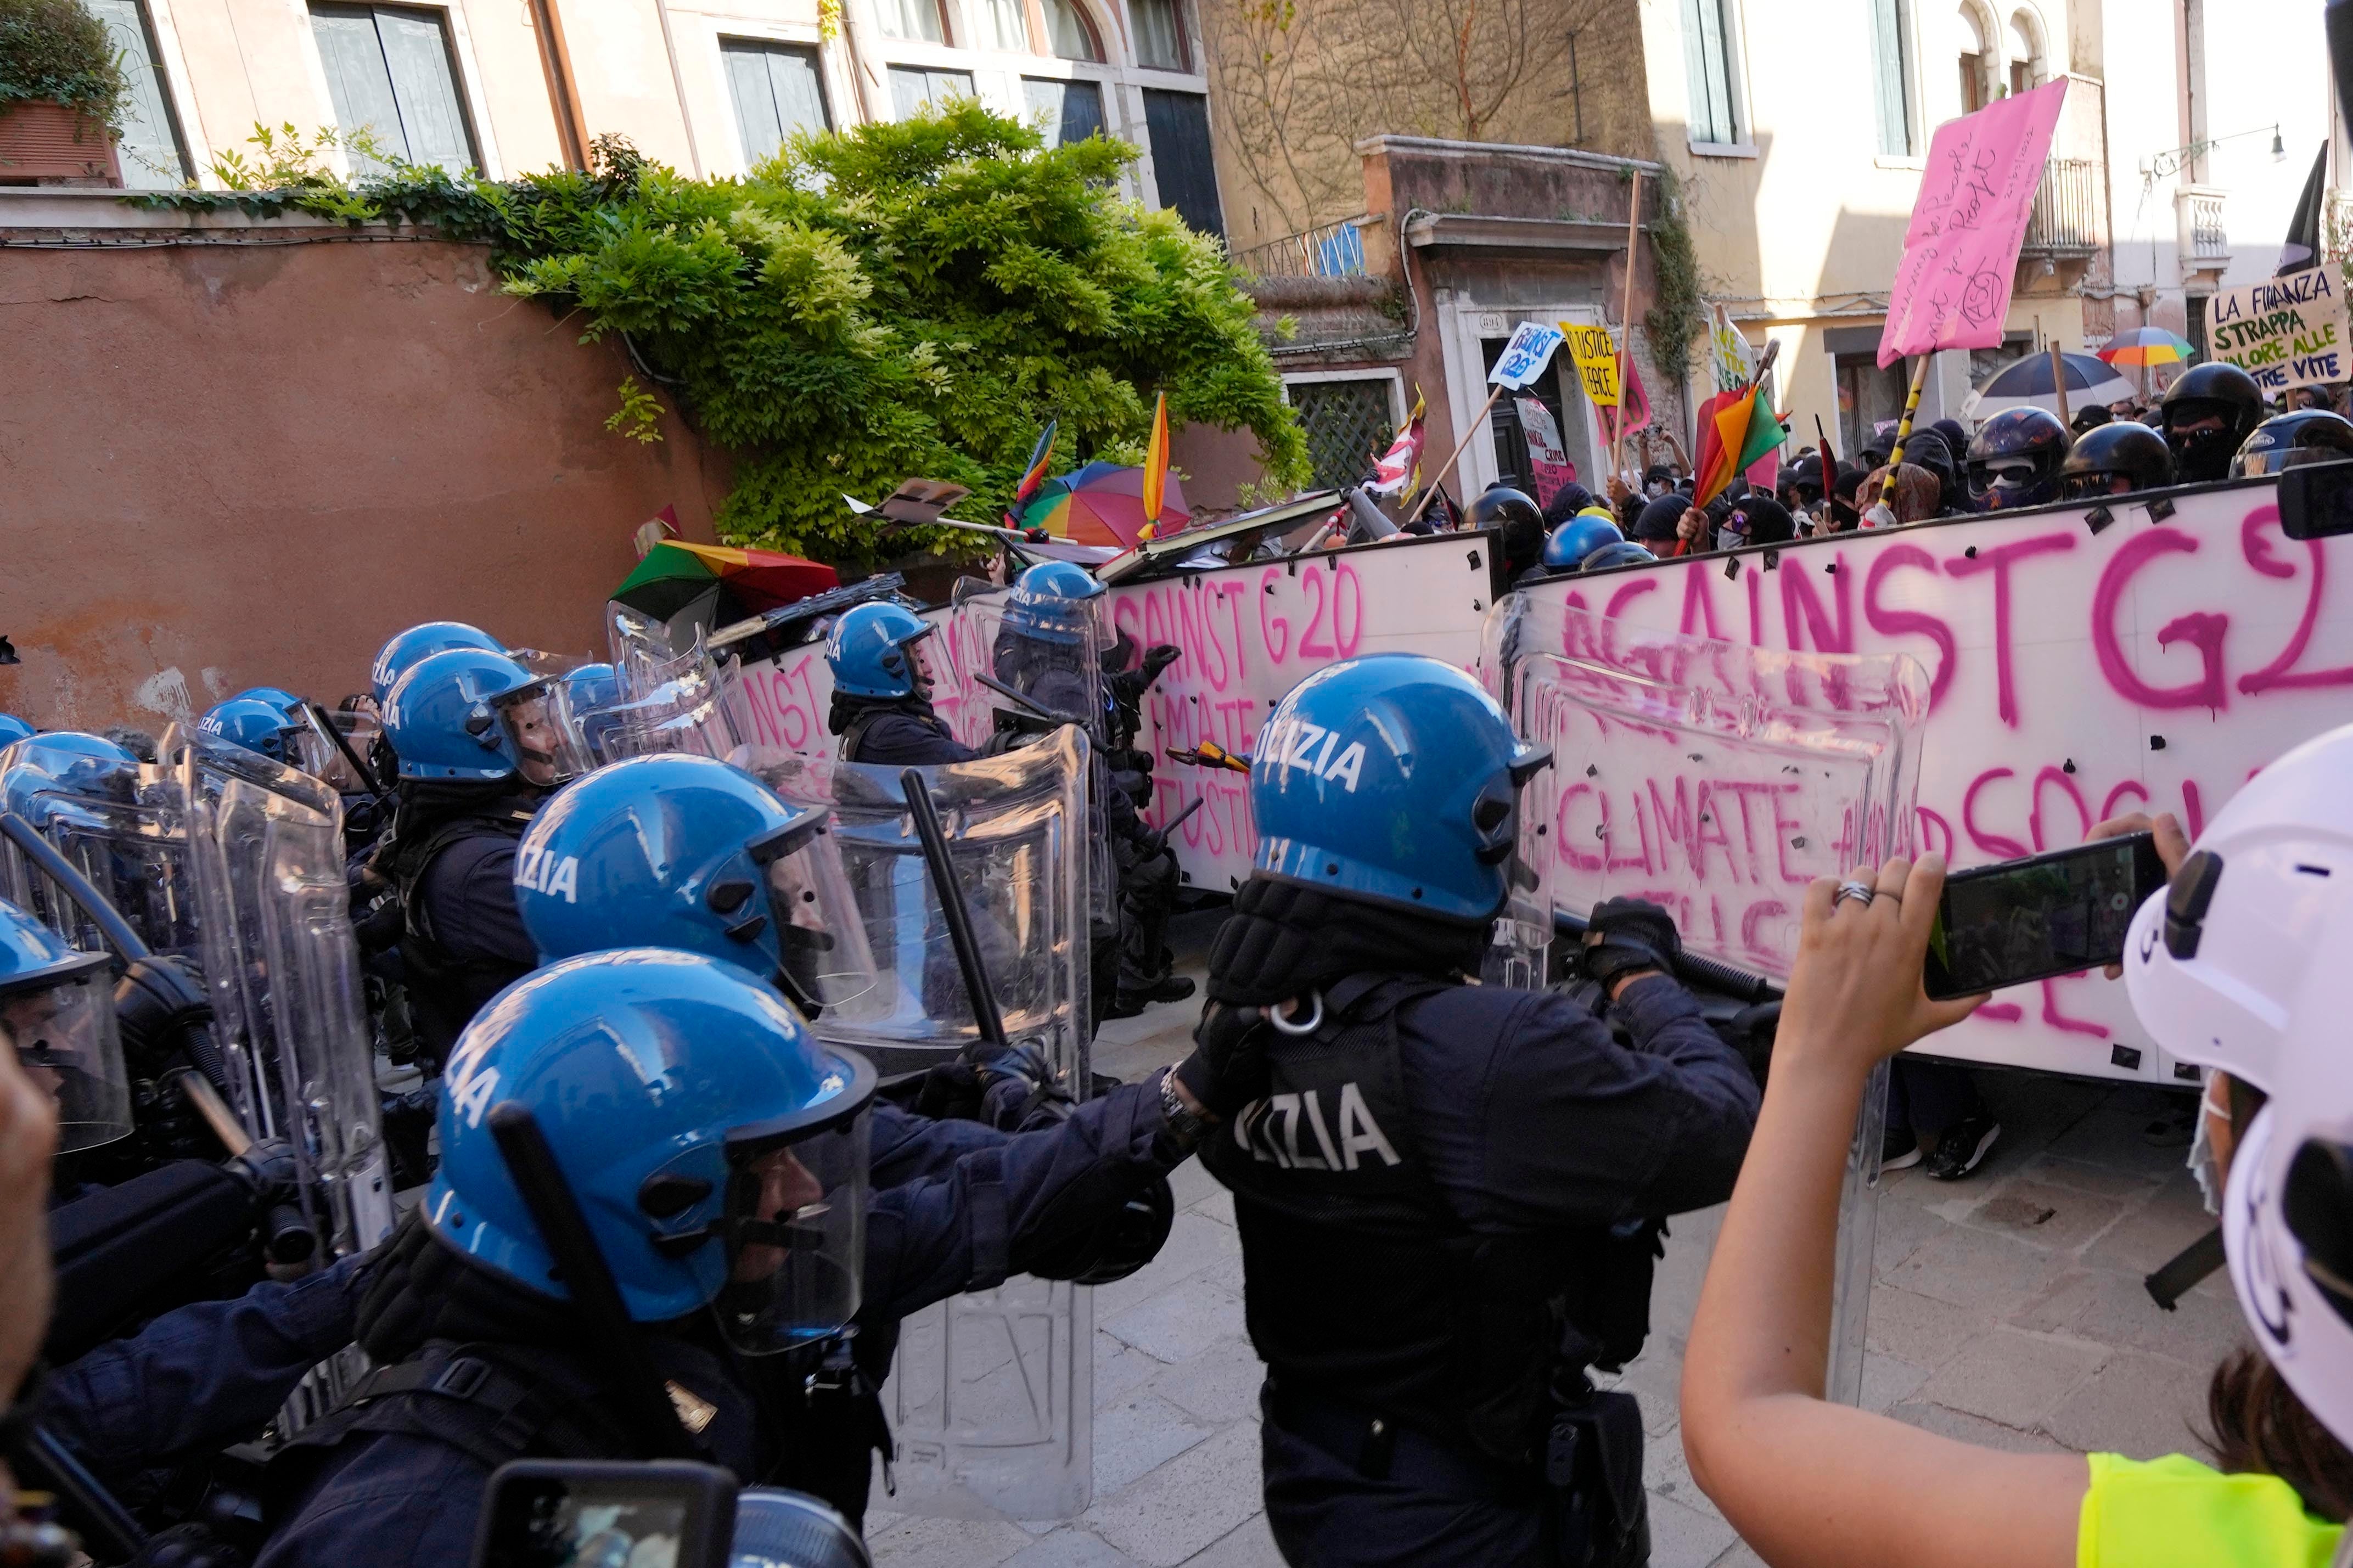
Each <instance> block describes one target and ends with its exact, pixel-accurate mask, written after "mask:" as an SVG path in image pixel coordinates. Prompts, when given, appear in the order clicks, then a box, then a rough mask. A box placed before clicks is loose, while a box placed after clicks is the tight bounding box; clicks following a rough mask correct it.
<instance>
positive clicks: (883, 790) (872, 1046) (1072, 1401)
mask: <svg viewBox="0 0 2353 1568" xmlns="http://www.w3.org/2000/svg"><path fill="white" fill-rule="evenodd" d="M1091 762H1092V758H1091V753H1090V748H1089V746H1088V743H1087V740H1086V737H1085V735H1084V734H1083V733H1082V731H1079V730H1078V729H1076V728H1074V727H1072V726H1069V725H1064V726H1062V727H1060V728H1059V729H1056V730H1053V731H1050V732H1049V733H1047V734H1045V735H1043V736H1040V737H1039V738H1038V739H1037V740H1036V741H1034V742H1031V743H1030V744H1029V745H1027V746H1025V747H1023V748H1022V749H1020V750H1018V751H1015V752H1008V753H1006V754H1005V755H1002V756H997V757H991V758H987V759H986V760H983V761H980V762H975V763H959V764H956V765H955V766H951V767H934V768H922V769H918V770H916V771H917V772H919V773H922V774H923V780H924V784H925V786H926V788H927V789H928V790H929V792H930V794H931V797H932V801H933V804H934V806H935V807H936V808H937V810H938V812H939V815H940V819H941V826H942V828H943V830H944V832H945V834H946V835H947V838H948V854H949V858H950V859H951V860H952V861H953V862H954V864H955V869H956V881H957V882H958V883H959V884H960V887H961V890H962V893H963V896H964V900H965V908H966V909H967V910H969V911H970V913H971V917H972V923H973V926H974V931H975V935H976V940H977V941H978V943H979V945H980V948H981V952H982V956H983V958H984V960H985V961H986V963H987V967H988V972H989V977H990V980H991V982H992V983H993V984H994V987H995V989H996V992H997V1005H998V1009H999V1011H1000V1012H1001V1013H1002V1015H1003V1016H1004V1021H1005V1033H1006V1037H1007V1038H1008V1041H1009V1042H1010V1043H1011V1044H1013V1045H1014V1046H1016V1047H1024V1046H1026V1047H1029V1048H1030V1049H1032V1050H1033V1051H1035V1052H1036V1054H1037V1056H1038V1057H1039V1058H1040V1059H1042V1060H1043V1061H1044V1062H1046V1063H1047V1064H1048V1065H1049V1067H1050V1068H1051V1069H1052V1071H1053V1074H1054V1076H1055V1079H1056V1080H1057V1081H1058V1082H1059V1083H1060V1085H1061V1087H1062V1088H1063V1089H1066V1090H1067V1091H1068V1092H1069V1093H1070V1094H1071V1097H1072V1098H1073V1099H1083V1098H1085V1095H1086V1093H1087V1089H1088V1083H1089V1055H1088V1044H1089V1029H1088V1018H1089V1016H1090V1014H1089V1011H1088V1001H1089V997H1088V938H1089V930H1088V919H1087V908H1088V903H1089V898H1088V888H1087V879H1088V877H1089V874H1090V863H1089V857H1088V855H1087V853H1086V843H1087V840H1086V829H1085V822H1086V815H1085V814H1086V797H1087V789H1086V778H1087V774H1088V772H1089V769H1090V766H1091ZM747 763H748V765H749V766H751V767H752V768H753V770H754V772H756V773H760V774H761V776H762V777H764V778H765V779H766V780H767V782H768V783H769V784H770V785H771V786H772V787H774V788H776V790H777V791H778V792H779V793H780V794H783V795H786V796H787V797H788V798H798V799H806V798H808V792H809V791H810V790H811V789H812V787H813V786H815V785H818V784H821V783H824V782H826V781H827V780H828V779H829V781H830V785H831V797H830V804H831V805H832V806H833V808H834V821H833V825H832V826H831V828H830V829H829V836H830V837H832V839H833V840H834V841H835V845H836V847H837V848H838V850H839V861H840V864H841V867H842V868H843V872H844V874H845V875H846V876H847V878H848V879H849V884H850V887H851V889H852V891H853V895H854V897H855V900H856V902H857V904H858V907H859V910H860V919H861V921H862V922H863V924H864V926H865V934H866V942H867V944H868V946H869V947H870V948H871V950H872V952H873V956H874V963H875V967H876V969H877V971H878V972H879V973H880V975H881V984H878V985H876V986H874V987H872V988H871V990H869V991H868V992H866V993H865V994H861V995H860V996H858V997H856V998H853V999H851V1000H850V1001H849V1002H848V1003H846V1004H844V1005H840V1006H838V1007H828V1009H827V1010H826V1012H825V1014H824V1016H822V1017H820V1018H819V1019H818V1021H817V1026H816V1027H817V1032H818V1035H819V1036H821V1037H824V1038H825V1039H827V1040H828V1041H831V1042H833V1043H836V1044H839V1045H844V1046H849V1047H854V1048H856V1049H858V1050H860V1051H861V1052H864V1053H865V1054H866V1055H867V1057H868V1058H870V1059H871V1060H872V1061H873V1062H874V1064H875V1066H876V1067H877V1068H879V1069H880V1070H881V1072H882V1073H883V1074H884V1075H885V1076H886V1077H888V1076H889V1075H892V1074H894V1073H901V1072H908V1071H913V1070H915V1069H918V1068H925V1067H929V1066H932V1065H933V1064H934V1063H938V1062H943V1061H947V1060H951V1059H953V1058H955V1057H956V1056H957V1055H958V1054H959V1053H960V1052H962V1051H964V1050H965V1048H967V1047H971V1046H973V1045H974V1044H976V1042H977V1041H978V1039H979V1037H980V1036H979V1030H978V1028H977V1026H976V1025H975V1023H974V1021H973V1013H972V1005H971V1002H970V999H969V997H968V996H967V995H966V994H965V988H964V982H963V976H962V973H961V971H960V970H959V969H958V967H957V963H956V959H955V950H954V949H953V948H952V947H951V946H950V945H949V942H948V935H947V926H946V922H945V921H944V919H943V917H942V915H941V913H940V903H939V896H938V892H937V890H936V889H934V887H933V885H932V882H931V879H930V877H929V876H928V875H927V873H926V870H925V866H924V860H923V847H922V844H921V841H920V840H918V839H917V837H915V830H914V826H913V819H912V818H911V817H910V816H909V814H908V810H907V804H906V796H905V794H904V792H903V791H902V787H901V774H902V771H903V770H901V769H897V768H886V767H871V766H865V765H861V764H856V763H835V764H833V765H832V766H831V767H830V769H829V770H828V769H824V768H817V767H811V766H809V765H808V763H807V759H805V758H799V757H794V756H791V755H789V754H786V753H764V754H755V755H754V756H752V757H751V758H749V759H747ZM1092 1338H1093V1322H1092V1307H1091V1305H1090V1301H1089V1291H1088V1289H1086V1288H1085V1287H1082V1286H1074V1285H1071V1284H1069V1283H1067V1282H1060V1281H1052V1280H1044V1279H1030V1278H1029V1277H1027V1276H1021V1277H1017V1278H1014V1279H1008V1280H1007V1281H1006V1282H1005V1283H1004V1284H1002V1285H999V1286H997V1288H996V1289H991V1290H980V1291H974V1292H972V1293H970V1294H967V1295H963V1296H957V1297H954V1298H951V1299H950V1300H946V1301H944V1302H942V1303H940V1304H939V1305H937V1306H934V1307H930V1308H926V1309H925V1310H923V1311H921V1312H919V1313H917V1314H915V1315H914V1316H913V1317H912V1318H909V1319H907V1320H906V1321H904V1322H903V1323H902V1325H901V1329H900V1340H899V1355H898V1363H897V1366H896V1368H895V1370H894V1371H893V1372H892V1376H891V1380H890V1384H889V1385H888V1386H889V1391H890V1392H889V1398H890V1401H891V1405H892V1412H891V1425H892V1430H893V1431H894V1432H895V1433H896V1434H897V1436H898V1438H899V1443H900V1455H899V1461H898V1466H897V1473H898V1483H899V1494H898V1496H897V1498H896V1499H895V1500H893V1501H892V1505H891V1506H892V1507H893V1508H897V1509H903V1510H911V1511H914V1512H918V1513H924V1514H932V1515H936V1516H944V1517H955V1516H959V1515H968V1514H973V1513H976V1512H977V1511H978V1510H979V1509H980V1508H982V1507H984V1506H985V1507H987V1508H990V1509H995V1510H997V1511H998V1512H999V1513H1001V1514H1005V1515H1009V1516H1010V1517H1013V1518H1016V1519H1061V1518H1068V1517H1071V1516H1072V1515H1074V1514H1077V1513H1079V1512H1080V1511H1082V1510H1084V1509H1085V1508H1086V1506H1087V1502H1088V1498H1089V1494H1090V1489H1091V1485H1092V1447H1091V1445H1092V1426H1091V1412H1092V1408H1093V1405H1092V1394H1091V1390H1092V1384H1093V1359H1092Z"/></svg>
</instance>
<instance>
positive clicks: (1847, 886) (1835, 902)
mask: <svg viewBox="0 0 2353 1568" xmlns="http://www.w3.org/2000/svg"><path fill="white" fill-rule="evenodd" d="M1878 896H1879V890H1878V889H1876V888H1873V886H1872V885H1871V884H1870V883H1868V882H1852V881H1849V882H1841V883H1840V884H1839V885H1838V892H1837V893H1836V894H1835V895H1834V896H1832V898H1831V909H1833V910H1835V909H1837V908H1838V907H1839V906H1840V905H1841V904H1842V903H1845V902H1846V901H1847V900H1849V899H1859V900H1862V902H1863V903H1865V904H1868V903H1870V902H1871V900H1873V899H1874V898H1876V897H1878Z"/></svg>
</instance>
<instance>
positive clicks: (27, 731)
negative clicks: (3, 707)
mask: <svg viewBox="0 0 2353 1568" xmlns="http://www.w3.org/2000/svg"><path fill="white" fill-rule="evenodd" d="M39 732H40V731H37V730H36V729H34V728H33V723H32V721H31V720H29V719H20V718H18V717H17V716H16V714H14V713H0V746H13V745H15V744H16V742H19V741H22V740H26V739H27V738H29V737H30V736H33V735H36V734H38V733H39Z"/></svg>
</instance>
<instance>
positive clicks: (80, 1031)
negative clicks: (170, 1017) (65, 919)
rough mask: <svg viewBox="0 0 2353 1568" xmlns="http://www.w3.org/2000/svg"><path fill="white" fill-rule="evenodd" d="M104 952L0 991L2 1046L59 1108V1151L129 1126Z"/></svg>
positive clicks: (127, 1087)
mask: <svg viewBox="0 0 2353 1568" xmlns="http://www.w3.org/2000/svg"><path fill="white" fill-rule="evenodd" d="M110 982H111V970H110V969H109V967H108V965H107V962H106V959H105V958H104V957H103V956H102V955H100V954H95V953H94V954H92V955H91V956H90V961H89V962H88V963H85V964H83V965H81V966H80V967H79V969H78V970H77V971H75V972H73V973H67V974H65V975H62V976H60V977H58V978H57V979H55V980H54V981H52V982H50V983H49V984H37V985H27V986H25V987H23V988H21V989H19V990H15V991H8V992H0V1047H5V1048H6V1049H9V1050H13V1051H15V1052H16V1065H17V1066H18V1067H19V1068H23V1069H24V1071H25V1074H26V1077H28V1078H30V1079H32V1080H33V1082H34V1084H35V1085H36V1086H37V1087H38V1088H40V1089H45V1090H47V1093H48V1094H49V1096H50V1098H51V1099H53V1100H56V1102H57V1107H58V1152H59V1153H61V1154H70V1153H72V1152H74V1151H76V1150H78V1149H94V1148H96V1147H97V1146H98V1145H99V1144H100V1143H111V1142H114V1141H115V1140H116V1139H118V1138H122V1137H127V1136H128V1135H129V1134H130V1131H131V1076H130V1074H129V1072H128V1071H126V1070H125V1068H124V1067H123V1062H122V1041H121V1037H120V1036H118V1035H117V1034H116V1032H115V1023H114V988H113V986H112V985H111V984H110Z"/></svg>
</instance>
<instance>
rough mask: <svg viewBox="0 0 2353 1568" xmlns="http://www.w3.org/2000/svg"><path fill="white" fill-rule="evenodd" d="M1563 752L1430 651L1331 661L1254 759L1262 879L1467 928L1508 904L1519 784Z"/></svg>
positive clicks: (1272, 719)
mask: <svg viewBox="0 0 2353 1568" xmlns="http://www.w3.org/2000/svg"><path fill="white" fill-rule="evenodd" d="M1551 763H1552V753H1551V752H1548V751H1546V750H1545V749H1543V748H1542V747H1538V746H1531V745H1529V744H1528V743H1527V742H1525V741H1522V740H1521V739H1520V738H1519V737H1518V736H1517V735H1515V734H1514V733H1513V732H1512V722H1511V721H1510V720H1509V719H1507V718H1505V717H1504V710H1503V709H1502V708H1500V707H1498V706H1497V705H1496V703H1495V700H1494V699H1493V697H1490V696H1489V695H1487V693H1486V691H1485V690H1484V689H1482V687H1481V686H1480V685H1479V683H1478V682H1477V681H1475V680H1473V679H1471V677H1469V676H1468V675H1465V674H1464V673H1463V672H1462V671H1461V670H1459V669H1457V668H1454V667H1453V666H1452V665H1450V664H1444V663H1441V662H1440V661H1439V660H1437V659H1434V658H1430V657H1428V656H1427V655H1425V654H1418V653H1377V654H1369V655H1366V657H1364V658H1350V659H1343V660H1341V661H1340V662H1339V663H1337V664H1334V665H1327V666H1325V667H1324V668H1322V669H1319V670H1317V671H1315V673H1314V674H1313V675H1310V676H1309V677H1308V678H1307V679H1304V680H1303V681H1301V682H1300V683H1299V684H1298V685H1297V686H1294V687H1293V688H1292V689H1291V692H1290V695H1288V696H1286V697H1285V698H1283V700H1282V701H1281V702H1279V703H1277V704H1276V705H1275V709H1274V711H1273V713H1272V714H1271V715H1270V716H1269V717H1268V719H1267V721H1266V726H1265V728H1264V729H1262V730H1261V731H1260V732H1259V738H1258V747H1257V750H1256V752H1254V753H1253V758H1252V761H1251V763H1250V809H1251V812H1252V814H1253V815H1254V816H1256V817H1257V819H1258V831H1259V840H1258V854H1257V857H1256V858H1255V859H1253V861H1252V862H1251V864H1252V866H1253V867H1254V868H1256V869H1257V870H1258V871H1260V872H1262V873H1264V874H1266V875H1269V876H1272V877H1275V878H1278V879H1282V880H1284V881H1290V882H1299V883H1303V884H1305V885H1307V886H1309V887H1314V888H1322V889H1329V890H1330V891H1333V892H1335V893H1343V894H1345V895H1347V896H1349V897H1351V898H1357V899H1364V900H1369V901H1371V902H1375V903H1382V904H1391V905H1395V906H1397V907H1398V908H1400V909H1409V910H1428V911H1429V912H1430V913H1431V914H1434V915H1440V916H1445V917H1448V918H1451V919H1454V920H1461V921H1483V920H1490V919H1493V917H1494V916H1495V915H1496V914H1497V913H1498V912H1500V911H1501V910H1502V909H1503V908H1504V901H1505V900H1506V899H1507V898H1508V897H1509V895H1510V891H1511V887H1510V870H1509V868H1508V865H1507V862H1508V861H1510V859H1511V858H1512V851H1513V849H1514V847H1515V845H1516V844H1517V842H1518V837H1519V795H1520V788H1521V786H1522V785H1524V784H1526V783H1527V781H1528V780H1529V779H1530V778H1532V777H1534V776H1535V773H1536V772H1537V771H1538V770H1539V769H1542V768H1545V767H1548V766H1550V765H1551Z"/></svg>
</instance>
